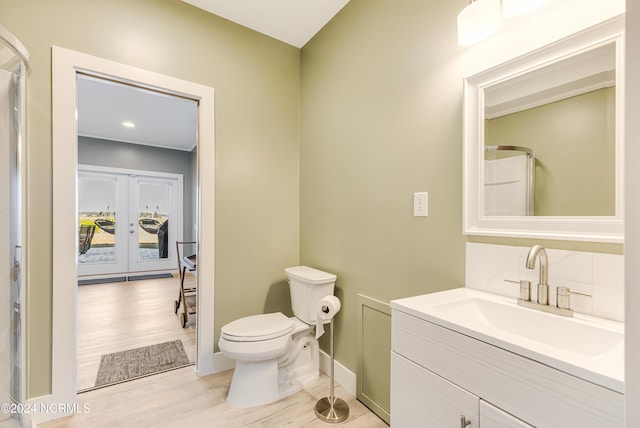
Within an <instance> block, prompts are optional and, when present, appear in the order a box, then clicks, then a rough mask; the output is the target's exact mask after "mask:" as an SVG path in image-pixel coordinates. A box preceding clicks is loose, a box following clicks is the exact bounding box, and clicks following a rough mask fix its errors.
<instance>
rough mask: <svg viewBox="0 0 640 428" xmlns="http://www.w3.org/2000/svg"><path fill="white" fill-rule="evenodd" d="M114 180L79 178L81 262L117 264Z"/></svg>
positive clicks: (79, 256)
mask: <svg viewBox="0 0 640 428" xmlns="http://www.w3.org/2000/svg"><path fill="white" fill-rule="evenodd" d="M117 184H118V181H117V178H116V177H108V176H106V177H105V176H103V177H100V176H91V175H89V176H84V175H80V177H79V179H78V206H79V211H80V212H79V215H78V218H79V223H80V224H79V225H78V227H79V230H80V235H79V245H80V246H79V255H78V261H79V262H80V263H115V262H116V212H115V207H116V186H117Z"/></svg>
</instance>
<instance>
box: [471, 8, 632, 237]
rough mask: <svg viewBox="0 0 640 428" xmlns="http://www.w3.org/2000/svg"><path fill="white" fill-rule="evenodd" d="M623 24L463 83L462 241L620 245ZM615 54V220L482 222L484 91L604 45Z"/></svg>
mask: <svg viewBox="0 0 640 428" xmlns="http://www.w3.org/2000/svg"><path fill="white" fill-rule="evenodd" d="M623 34H624V20H623V19H620V18H615V19H612V20H609V21H606V22H604V23H602V24H599V25H597V26H595V27H592V28H590V29H587V30H585V31H582V32H580V33H577V34H575V35H573V36H571V37H568V38H566V39H563V40H560V41H558V42H556V43H553V44H551V45H547V46H546V47H543V48H541V49H538V50H536V51H534V52H531V53H529V54H526V55H524V56H521V57H518V58H516V59H514V60H512V61H508V62H506V63H504V64H501V65H498V66H496V67H493V68H491V69H489V70H486V71H483V72H480V73H478V74H475V75H473V76H470V77H467V78H465V79H464V113H463V127H464V128H463V154H464V160H463V174H464V177H463V186H464V188H463V198H464V199H463V232H464V234H465V235H482V236H499V237H517V238H539V239H558V240H571V241H592V242H616V243H621V242H623V241H624V223H623V212H624V206H623V202H624V201H623V195H624V189H623V184H624V183H623V177H624V171H623V164H624V157H623V156H624V154H623V150H624V147H623V146H624V134H623V133H624V131H623V130H624V124H623V118H624V63H623V57H624V46H623V43H624V39H623ZM611 43H614V44H615V48H616V88H615V94H616V101H615V102H616V116H615V135H616V136H615V147H616V154H615V160H616V161H615V165H616V172H615V192H616V195H615V215H614V216H583V217H569V216H544V217H543V216H540V217H533V216H530V217H529V216H503V217H497V216H486V215H484V207H483V200H484V198H483V181H484V180H483V177H484V162H483V160H484V90H485V88H487V87H490V86H491V85H495V84H498V83H500V82H503V81H505V80H508V79H511V78H514V77H517V76H520V75H522V74H524V73H527V72H530V71H532V70H536V69H538V68H541V67H543V66H546V65H549V64H551V63H554V62H557V61H560V60H562V59H564V58H567V57H571V56H573V55H576V54H579V53H581V52H585V51H589V50H591V49H594V48H597V47H600V46H603V45H606V44H611Z"/></svg>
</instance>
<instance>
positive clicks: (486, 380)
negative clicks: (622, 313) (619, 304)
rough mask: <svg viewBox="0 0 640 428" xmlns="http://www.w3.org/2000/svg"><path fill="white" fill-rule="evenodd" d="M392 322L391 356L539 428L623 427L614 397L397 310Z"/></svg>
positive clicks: (620, 406)
mask: <svg viewBox="0 0 640 428" xmlns="http://www.w3.org/2000/svg"><path fill="white" fill-rule="evenodd" d="M391 322H392V331H393V333H392V345H391V347H392V349H393V351H395V352H396V353H398V354H400V355H403V356H404V357H406V358H407V359H409V360H411V361H414V362H415V363H416V364H418V365H420V366H422V367H425V368H428V369H429V370H431V371H432V372H434V373H436V374H437V375H439V376H441V377H443V378H445V379H447V380H449V381H451V382H453V383H454V384H456V385H458V386H460V387H461V388H463V389H465V390H467V391H469V392H471V393H473V394H475V395H477V396H478V397H481V398H482V399H484V400H486V401H488V402H490V403H492V404H494V405H496V406H498V407H499V408H501V409H503V410H505V411H506V412H508V413H510V414H513V415H518V417H520V418H522V419H523V420H524V421H526V422H527V423H530V424H532V425H534V426H536V427H538V428H545V427H549V428H561V427H577V426H580V427H597V428H605V427H622V426H623V425H624V424H623V414H624V398H623V395H622V394H620V393H618V392H615V391H612V390H610V389H607V388H604V387H601V386H599V385H595V384H593V383H591V382H587V381H585V380H583V379H580V378H577V377H575V376H572V375H569V374H567V373H564V372H562V371H559V370H556V369H554V368H551V367H549V366H546V365H543V364H540V363H537V362H535V361H533V360H530V359H528V358H524V357H521V356H519V355H516V354H514V353H512V352H509V351H506V350H504V349H500V348H498V347H495V346H493V345H489V344H487V343H484V342H481V341H479V340H476V339H473V338H471V337H468V336H465V335H463V334H459V333H457V332H455V331H452V330H449V329H446V328H443V327H440V326H438V325H436V324H433V323H430V322H427V321H424V320H422V319H419V318H416V317H414V316H412V315H408V314H406V313H404V312H401V311H398V310H393V312H392V317H391ZM585 340H589V338H585Z"/></svg>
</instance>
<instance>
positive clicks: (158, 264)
mask: <svg viewBox="0 0 640 428" xmlns="http://www.w3.org/2000/svg"><path fill="white" fill-rule="evenodd" d="M182 214H183V177H182V175H179V174H169V173H162V172H149V171H137V170H125V169H118V168H104V167H96V166H89V165H80V166H79V167H78V220H79V243H78V245H79V249H78V277H79V280H81V281H82V280H84V281H91V280H92V279H102V278H113V277H126V278H129V277H135V276H136V275H140V274H142V273H144V274H147V275H148V274H152V273H166V272H171V271H173V270H175V267H176V265H177V258H176V257H177V254H176V249H175V245H171V244H172V243H175V241H182V240H183V237H182V230H183V228H182V227H178V226H182V224H183V215H182ZM190 239H193V238H190Z"/></svg>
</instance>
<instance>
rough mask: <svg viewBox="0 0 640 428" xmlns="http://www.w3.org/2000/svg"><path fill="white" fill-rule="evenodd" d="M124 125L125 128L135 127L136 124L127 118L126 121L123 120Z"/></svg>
mask: <svg viewBox="0 0 640 428" xmlns="http://www.w3.org/2000/svg"><path fill="white" fill-rule="evenodd" d="M122 126H124V127H125V128H135V127H136V124H135V123H133V122H130V121H128V120H126V121H124V122H122Z"/></svg>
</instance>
